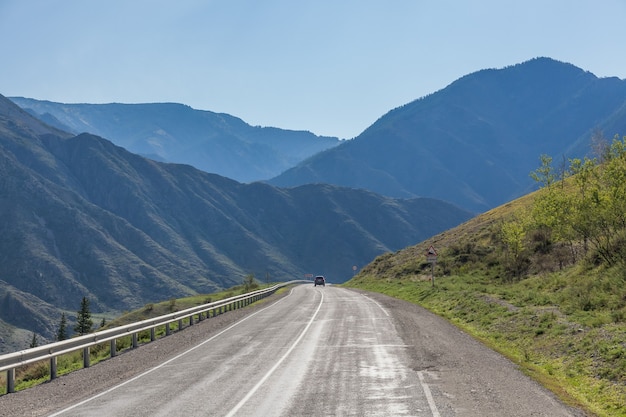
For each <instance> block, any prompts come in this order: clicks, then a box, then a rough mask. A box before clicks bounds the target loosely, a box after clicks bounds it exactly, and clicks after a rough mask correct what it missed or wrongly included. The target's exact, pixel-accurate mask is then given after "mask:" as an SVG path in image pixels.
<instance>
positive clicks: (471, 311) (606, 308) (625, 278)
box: [344, 179, 626, 416]
mask: <svg viewBox="0 0 626 417" xmlns="http://www.w3.org/2000/svg"><path fill="white" fill-rule="evenodd" d="M572 182H573V179H569V180H568V184H569V189H570V191H568V192H567V193H569V195H572V191H571V188H572V187H573V185H572ZM546 193H547V191H546V190H545V188H544V189H542V190H540V191H538V192H536V193H533V194H530V195H527V196H525V197H523V198H520V199H517V200H515V201H513V202H511V203H509V204H506V205H503V206H500V207H498V208H495V209H493V210H491V211H488V212H486V213H484V214H482V215H480V216H477V217H475V218H473V219H471V220H469V221H468V222H466V223H464V224H462V225H461V226H458V227H456V228H454V229H451V230H449V231H446V232H444V233H441V234H439V235H437V236H435V237H433V238H432V239H429V240H427V241H424V242H422V243H420V244H419V245H416V246H412V247H409V248H406V249H403V250H401V251H398V252H396V253H389V254H385V255H382V256H379V257H378V258H376V260H375V261H374V262H372V263H371V264H370V265H368V266H367V267H365V268H363V270H362V271H361V272H360V273H359V274H358V275H356V276H355V277H354V278H353V279H352V280H350V281H348V282H347V283H345V284H344V285H345V286H348V287H355V288H361V289H365V290H370V291H376V292H381V293H385V294H387V295H390V296H393V297H397V298H401V299H404V300H407V301H410V302H413V303H416V304H420V305H422V306H424V307H426V308H428V309H429V310H431V311H433V312H434V313H436V314H438V315H441V316H443V317H445V318H447V319H448V320H450V322H452V323H453V324H455V325H457V326H458V327H460V328H461V329H463V330H465V331H466V332H468V333H470V334H471V335H473V336H474V337H476V338H477V339H479V340H480V341H482V342H483V343H485V344H486V345H488V346H490V347H491V348H493V349H495V350H497V351H499V352H501V353H502V354H504V355H505V356H507V357H508V358H510V359H511V360H513V361H514V362H515V363H517V364H518V365H519V366H520V368H521V369H522V370H523V371H524V372H525V373H527V374H528V375H530V376H531V377H532V378H534V379H536V380H537V381H539V382H540V383H542V384H543V385H545V386H546V387H548V388H549V389H551V390H552V391H554V392H555V393H556V394H557V395H559V397H560V398H562V399H563V400H564V401H566V402H567V403H569V404H572V405H575V406H579V407H582V408H584V409H586V410H588V411H590V412H592V413H594V414H596V415H599V416H625V415H626V288H625V287H626V285H625V284H626V272H625V268H624V266H625V265H624V264H625V262H624V260H623V259H621V260H620V259H617V260H616V261H615V262H614V263H612V264H609V263H607V262H603V261H602V260H601V258H600V257H599V256H598V251H597V249H595V247H594V246H589V247H587V251H586V252H584V251H583V246H584V242H582V241H577V242H573V243H571V242H570V244H565V243H563V242H562V241H558V239H557V238H556V237H555V236H552V237H551V238H550V239H546V238H545V236H542V234H541V233H539V229H536V228H535V229H529V233H528V234H527V235H526V236H525V240H524V246H523V248H524V251H523V253H522V256H521V258H522V262H521V263H520V265H523V269H522V270H521V271H522V273H521V274H518V273H517V271H518V270H516V269H515V268H512V266H514V265H515V263H514V262H513V259H512V258H513V256H512V251H511V248H510V247H508V246H507V244H506V240H505V238H504V237H505V234H504V233H503V231H504V230H505V229H506V228H507V226H506V225H511V224H516V222H517V221H518V219H520V218H523V217H524V216H525V213H529V212H532V210H533V209H536V208H537V205H538V202H541V201H545V197H546ZM564 216H565V213H564V212H563V213H562V216H561V217H564ZM557 217H558V216H557ZM616 233H617V235H619V234H621V233H623V231H621V232H619V231H618V232H616ZM431 245H432V246H434V247H435V249H436V250H437V252H438V260H437V263H436V267H435V268H434V276H435V281H434V285H433V283H432V281H431V279H430V278H431V264H429V263H428V262H427V260H426V252H427V250H428V248H429V247H430V246H431ZM572 254H577V256H573V255H572Z"/></svg>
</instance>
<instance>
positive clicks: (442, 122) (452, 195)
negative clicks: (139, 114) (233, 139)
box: [269, 58, 626, 212]
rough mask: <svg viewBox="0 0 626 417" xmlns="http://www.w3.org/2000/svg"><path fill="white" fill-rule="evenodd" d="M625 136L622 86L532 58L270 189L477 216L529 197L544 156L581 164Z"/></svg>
mask: <svg viewBox="0 0 626 417" xmlns="http://www.w3.org/2000/svg"><path fill="white" fill-rule="evenodd" d="M596 130H598V131H601V132H603V134H604V136H605V138H607V139H608V140H612V138H613V136H614V135H615V134H620V135H623V134H626V81H624V80H620V79H618V78H597V77H596V76H594V75H593V74H591V73H589V72H585V71H583V70H581V69H579V68H577V67H575V66H573V65H570V64H566V63H562V62H558V61H555V60H552V59H549V58H537V59H533V60H531V61H528V62H525V63H522V64H518V65H514V66H510V67H507V68H504V69H499V70H496V69H488V70H482V71H478V72H476V73H473V74H470V75H467V76H465V77H463V78H461V79H459V80H457V81H455V82H454V83H452V84H451V85H449V86H448V87H446V88H444V89H443V90H440V91H438V92H436V93H434V94H431V95H429V96H427V97H424V98H421V99H419V100H415V101H413V102H411V103H409V104H407V105H405V106H402V107H399V108H397V109H394V110H392V111H390V112H389V113H387V114H386V115H384V116H383V117H381V118H380V119H379V120H377V121H376V122H375V123H374V124H373V125H372V126H370V127H369V128H368V129H367V130H365V131H364V132H363V133H362V134H361V135H359V136H358V137H357V138H355V139H353V140H351V141H346V142H344V143H342V144H341V145H339V146H337V147H335V148H332V149H328V150H326V151H323V152H321V153H319V154H317V155H314V156H312V157H311V158H309V159H307V160H305V161H303V162H301V163H300V164H299V165H298V166H296V167H294V168H292V169H290V170H287V171H286V172H284V173H283V174H281V175H279V176H277V177H276V178H273V179H272V180H270V181H269V183H270V184H273V185H277V186H283V187H290V186H297V185H302V184H308V183H329V184H337V185H341V186H347V187H358V188H363V189H367V190H371V191H374V192H377V193H380V194H383V195H387V196H392V197H405V198H410V197H416V196H426V197H433V198H437V199H442V200H445V201H449V202H452V203H454V204H457V205H459V206H460V207H464V208H466V209H468V210H471V211H473V212H482V211H485V210H487V209H489V208H493V207H495V206H498V205H500V204H502V203H504V202H507V201H510V200H512V199H514V198H515V197H518V196H520V195H523V194H525V193H527V192H528V191H530V190H531V189H532V188H533V186H534V184H533V183H532V180H531V179H530V177H529V173H530V172H531V171H533V170H535V169H536V168H537V167H538V166H539V157H540V155H541V154H548V155H550V156H552V157H554V159H555V161H556V160H559V159H561V158H562V157H566V158H568V157H581V156H584V155H585V154H586V153H588V151H589V144H590V138H591V135H592V133H593V132H594V131H596Z"/></svg>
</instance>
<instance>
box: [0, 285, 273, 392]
mask: <svg viewBox="0 0 626 417" xmlns="http://www.w3.org/2000/svg"><path fill="white" fill-rule="evenodd" d="M272 285H275V283H273V284H262V285H260V284H258V282H257V281H256V280H255V279H254V275H252V274H250V275H248V276H246V277H245V278H244V282H243V284H242V285H238V286H235V287H232V288H229V289H227V290H224V291H221V292H217V293H213V294H202V295H195V296H191V297H186V298H179V299H175V298H172V299H170V300H166V301H162V302H159V303H149V304H146V305H145V306H144V307H143V308H140V309H138V310H135V311H131V312H126V313H124V314H122V315H121V316H119V317H117V318H115V319H114V320H111V321H110V322H108V323H106V324H104V326H101V327H99V328H98V329H97V330H105V329H109V328H113V327H119V326H123V325H125V324H130V323H135V322H138V321H142V320H147V319H151V318H154V317H159V316H163V315H166V314H169V313H174V312H176V311H181V310H185V309H188V308H191V307H195V306H199V305H203V304H208V303H212V302H215V301H220V300H224V299H226V298H230V297H233V296H235V295H239V294H245V293H248V292H251V291H255V290H257V289H262V288H267V287H271V286H272ZM281 291H282V289H279V290H278V291H277V293H280V292H281ZM263 302H265V300H264V299H261V300H259V301H257V302H256V303H255V304H258V303H263ZM88 306H89V303H88V300H86V299H85V298H83V300H82V301H81V306H80V310H79V311H78V314H77V315H78V318H79V320H78V321H79V323H81V326H80V328H79V329H77V330H76V335H80V334H85V333H84V332H82V333H81V331H79V330H84V329H86V328H87V327H89V329H91V326H88V324H89V323H88V322H89V320H90V317H89V311H88ZM63 318H64V317H63ZM182 324H183V328H184V327H186V326H187V325H188V324H189V320H188V319H185V320H183V323H182ZM178 325H179V323H178V321H175V322H172V323H171V324H170V330H171V331H172V332H175V331H177V330H178ZM77 326H78V325H77ZM59 330H60V331H59V334H60V333H61V330H62V331H63V332H65V327H64V321H63V320H62V321H61V324H60V325H59ZM97 330H95V331H97ZM163 336H165V326H162V327H159V328H157V329H156V332H155V337H156V339H158V338H161V337H163ZM64 338H66V337H64ZM64 338H63V339H64ZM63 339H59V340H63ZM137 339H138V343H139V344H140V345H141V344H143V343H149V342H150V332H149V331H144V332H141V333H139V335H138V338H137ZM115 347H116V352H117V354H118V355H119V354H121V353H123V352H124V351H125V350H128V349H131V348H132V337H131V336H130V335H129V336H125V337H121V338H119V339H116V342H115ZM110 348H111V345H110V343H109V342H105V343H102V344H101V345H96V346H94V347H92V348H91V349H90V352H89V353H90V364H91V366H93V365H95V364H97V363H98V362H101V361H103V360H106V359H109V358H110V356H111V351H110ZM82 355H83V354H82V351H76V352H72V353H68V354H66V355H61V356H59V357H58V359H57V376H62V375H65V374H68V373H70V372H72V371H75V370H78V369H81V368H82V367H83V356H82ZM15 374H16V375H15V388H16V391H20V390H23V389H26V388H30V387H32V386H35V385H38V384H41V383H44V382H46V381H48V380H49V379H50V363H49V361H42V362H38V363H34V364H31V365H26V366H22V367H20V368H17V369H16V373H15ZM6 385H7V384H6V373H5V372H2V373H0V395H2V394H6V388H7V386H6Z"/></svg>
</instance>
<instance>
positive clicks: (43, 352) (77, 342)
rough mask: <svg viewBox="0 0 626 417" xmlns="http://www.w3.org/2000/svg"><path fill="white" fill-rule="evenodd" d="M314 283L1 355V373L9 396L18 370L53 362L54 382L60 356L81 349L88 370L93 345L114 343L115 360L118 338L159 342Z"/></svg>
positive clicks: (244, 296) (272, 289) (256, 293)
mask: <svg viewBox="0 0 626 417" xmlns="http://www.w3.org/2000/svg"><path fill="white" fill-rule="evenodd" d="M301 283H310V281H306V280H293V281H288V282H284V283H280V284H277V285H274V286H272V287H270V288H266V289H263V290H257V291H253V292H251V293H247V294H242V295H237V296H234V297H230V298H226V299H224V300H220V301H215V302H212V303H208V304H203V305H200V306H196V307H191V308H188V309H186V310H181V311H176V312H174V313H170V314H166V315H163V316H159V317H155V318H152V319H147V320H142V321H139V322H135V323H131V324H126V325H124V326H120V327H115V328H112V329H107V330H103V331H99V332H95V333H89V334H86V335H83V336H79V337H74V338H71V339H68V340H62V341H59V342H54V343H49V344H47V345H42V346H37V347H34V348H31V349H26V350H21V351H18V352H13V353H8V354H6V355H1V356H0V372H2V371H6V372H7V390H6V392H7V394H8V393H12V392H15V369H16V368H18V367H20V366H24V365H28V364H31V363H34V362H39V361H43V360H50V379H51V380H52V379H55V378H56V377H57V357H58V356H60V355H64V354H66V353H71V352H74V351H77V350H81V349H82V350H83V367H85V368H88V367H89V365H90V363H89V362H90V357H89V356H90V355H89V349H90V348H91V347H92V346H95V345H98V344H101V343H105V342H110V350H111V357H114V356H115V355H116V342H115V341H116V339H119V338H122V337H125V336H131V338H132V347H133V348H136V347H137V346H138V343H137V339H138V334H139V333H140V332H143V331H150V341H154V340H155V339H156V337H155V333H156V328H157V327H161V326H165V336H168V335H169V334H170V332H171V330H170V324H171V323H174V322H176V321H178V330H179V331H180V330H182V329H183V320H185V319H188V320H189V326H191V325H193V324H194V317H196V316H197V321H198V322H199V321H202V320H205V319H208V318H210V317H215V316H217V315H219V314H223V313H225V312H227V311H232V310H236V309H239V308H242V307H245V306H247V305H249V304H252V303H253V302H255V301H258V300H260V299H261V298H265V297H267V296H269V295H272V294H274V293H275V292H276V291H277V290H278V289H280V288H282V287H285V286H288V285H292V284H301Z"/></svg>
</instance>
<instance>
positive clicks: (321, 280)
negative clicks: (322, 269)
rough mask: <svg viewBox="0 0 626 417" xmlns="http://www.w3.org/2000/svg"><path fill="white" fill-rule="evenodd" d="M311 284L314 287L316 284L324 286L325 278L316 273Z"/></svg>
mask: <svg viewBox="0 0 626 417" xmlns="http://www.w3.org/2000/svg"><path fill="white" fill-rule="evenodd" d="M313 284H314V286H315V287H317V286H318V285H321V286H323V287H325V286H326V279H325V278H324V277H323V276H321V275H318V276H316V277H315V280H314V281H313Z"/></svg>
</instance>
